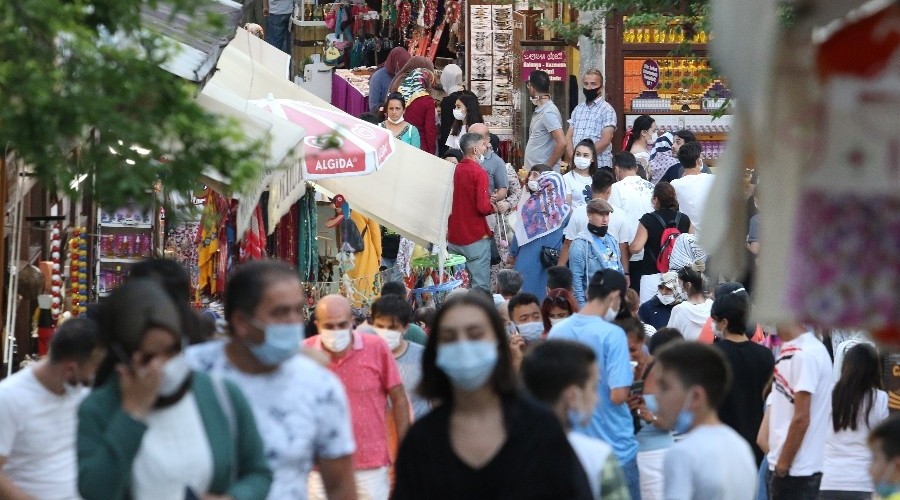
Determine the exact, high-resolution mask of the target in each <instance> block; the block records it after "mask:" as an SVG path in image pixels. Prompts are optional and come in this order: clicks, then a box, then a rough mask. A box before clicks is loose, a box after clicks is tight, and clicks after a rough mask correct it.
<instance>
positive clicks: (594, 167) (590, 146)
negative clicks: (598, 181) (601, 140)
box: [572, 139, 597, 177]
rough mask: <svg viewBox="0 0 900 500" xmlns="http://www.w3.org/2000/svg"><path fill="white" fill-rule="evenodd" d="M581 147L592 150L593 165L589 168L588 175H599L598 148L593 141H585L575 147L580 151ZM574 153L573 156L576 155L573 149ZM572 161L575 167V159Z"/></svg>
mask: <svg viewBox="0 0 900 500" xmlns="http://www.w3.org/2000/svg"><path fill="white" fill-rule="evenodd" d="M580 146H584V147H586V148H588V149H590V150H591V165H590V166H589V167H588V173H589V174H591V177H593V176H594V174H596V173H597V147H596V146H594V141H592V140H591V139H584V140H583V141H581V142H579V143H578V144H576V145H575V149H578V148H579V147H580ZM572 151H573V153H572V154H573V155H574V154H575V153H574V151H575V150H574V149H573V150H572ZM572 161H573V163H572V165H573V166H574V161H575V159H574V158H572Z"/></svg>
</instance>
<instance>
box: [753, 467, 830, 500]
mask: <svg viewBox="0 0 900 500" xmlns="http://www.w3.org/2000/svg"><path fill="white" fill-rule="evenodd" d="M766 480H767V482H768V483H769V500H816V499H818V498H819V484H821V483H822V473H821V472H817V473H815V474H813V475H811V476H785V477H778V476H776V475H775V473H774V472H772V471H766Z"/></svg>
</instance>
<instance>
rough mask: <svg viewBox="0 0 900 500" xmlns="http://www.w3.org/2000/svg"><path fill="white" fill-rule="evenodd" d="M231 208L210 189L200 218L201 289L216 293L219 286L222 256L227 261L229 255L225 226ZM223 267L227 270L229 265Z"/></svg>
mask: <svg viewBox="0 0 900 500" xmlns="http://www.w3.org/2000/svg"><path fill="white" fill-rule="evenodd" d="M230 210H231V204H230V202H229V201H228V200H227V199H225V198H224V197H222V196H221V195H219V194H218V193H215V192H212V191H210V193H209V197H208V198H207V199H206V206H205V207H204V208H203V215H202V217H201V218H200V231H199V233H198V234H197V244H198V250H197V267H198V273H197V274H198V279H197V284H198V289H199V290H208V291H209V293H216V291H217V289H218V288H219V287H218V285H217V283H216V278H217V276H218V275H219V272H218V271H219V268H220V266H222V258H223V257H224V258H225V262H227V256H228V242H227V235H226V234H225V232H224V230H225V227H224V226H225V225H227V220H228V214H229V212H230ZM221 269H222V270H223V271H226V272H227V265H226V266H223V267H221Z"/></svg>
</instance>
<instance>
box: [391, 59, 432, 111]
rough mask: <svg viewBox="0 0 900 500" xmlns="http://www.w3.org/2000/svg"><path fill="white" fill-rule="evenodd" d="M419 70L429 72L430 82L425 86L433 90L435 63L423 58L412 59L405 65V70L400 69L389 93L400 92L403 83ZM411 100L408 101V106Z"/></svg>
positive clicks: (392, 81)
mask: <svg viewBox="0 0 900 500" xmlns="http://www.w3.org/2000/svg"><path fill="white" fill-rule="evenodd" d="M417 69H424V70H427V71H428V75H429V78H428V82H427V83H426V84H425V86H426V89H430V88H431V82H432V81H433V79H434V63H432V62H431V59H428V58H427V57H422V56H416V57H411V58H410V59H409V61H406V64H404V65H403V68H401V69H400V71H399V72H397V74H395V75H394V79H393V80H391V86H390V87H389V89H390V90H389V92H399V90H400V84H402V83H403V81H404V80H406V78H407V77H408V76H409V75H410V73H412V72H413V71H415V70H417ZM408 103H409V100H408V99H407V104H408Z"/></svg>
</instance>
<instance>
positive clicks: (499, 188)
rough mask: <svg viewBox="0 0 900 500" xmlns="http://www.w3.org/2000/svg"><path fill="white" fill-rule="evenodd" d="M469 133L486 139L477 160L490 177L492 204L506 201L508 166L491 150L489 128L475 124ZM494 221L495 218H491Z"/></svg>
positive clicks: (489, 189) (489, 186)
mask: <svg viewBox="0 0 900 500" xmlns="http://www.w3.org/2000/svg"><path fill="white" fill-rule="evenodd" d="M469 133H472V134H478V135H480V136H482V137H483V138H484V139H483V140H482V142H481V149H480V151H481V152H482V153H481V155H479V156H478V158H476V159H477V160H478V164H479V165H481V168H483V169H484V171H485V172H487V175H488V191H489V192H490V193H491V202H492V203H497V202H499V201H502V200H505V199H506V191H507V188H506V186H507V185H508V184H509V179H508V178H507V177H506V164H505V163H503V160H502V159H501V158H500V157H499V156H497V155H496V154H495V153H494V151H493V150H492V149H491V143H490V134H491V131H490V129H488V126H487V125H485V124H483V123H473V124H472V126H470V127H469ZM490 218H491V219H493V218H494V217H490Z"/></svg>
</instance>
